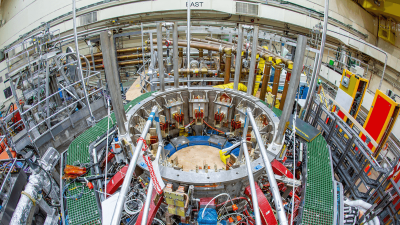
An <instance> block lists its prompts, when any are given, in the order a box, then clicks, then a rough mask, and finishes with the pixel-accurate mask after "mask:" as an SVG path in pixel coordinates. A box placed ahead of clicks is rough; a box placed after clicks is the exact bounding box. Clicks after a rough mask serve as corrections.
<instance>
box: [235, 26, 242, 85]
mask: <svg viewBox="0 0 400 225" xmlns="http://www.w3.org/2000/svg"><path fill="white" fill-rule="evenodd" d="M242 47H243V27H242V24H239V30H238V41H237V48H236V62H235V77H234V81H233V82H234V84H233V90H235V91H237V90H238V89H239V79H240V70H241V68H242V66H241V65H242Z"/></svg>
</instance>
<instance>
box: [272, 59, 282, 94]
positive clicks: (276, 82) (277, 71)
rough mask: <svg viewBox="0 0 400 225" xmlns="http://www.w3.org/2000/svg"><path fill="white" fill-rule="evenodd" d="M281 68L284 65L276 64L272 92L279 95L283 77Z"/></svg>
mask: <svg viewBox="0 0 400 225" xmlns="http://www.w3.org/2000/svg"><path fill="white" fill-rule="evenodd" d="M281 70H282V66H280V65H276V66H275V75H274V83H273V84H272V94H273V95H275V97H277V94H278V88H279V79H280V78H281Z"/></svg>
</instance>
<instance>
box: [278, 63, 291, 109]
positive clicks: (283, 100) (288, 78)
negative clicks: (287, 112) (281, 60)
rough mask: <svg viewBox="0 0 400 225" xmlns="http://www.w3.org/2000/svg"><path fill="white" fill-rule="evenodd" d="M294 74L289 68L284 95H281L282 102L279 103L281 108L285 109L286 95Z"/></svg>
mask: <svg viewBox="0 0 400 225" xmlns="http://www.w3.org/2000/svg"><path fill="white" fill-rule="evenodd" d="M291 75H292V70H291V69H287V74H286V79H285V85H284V86H283V92H282V97H281V103H280V105H279V109H280V110H283V106H284V105H285V100H286V95H287V91H288V89H289V82H290V76H291Z"/></svg>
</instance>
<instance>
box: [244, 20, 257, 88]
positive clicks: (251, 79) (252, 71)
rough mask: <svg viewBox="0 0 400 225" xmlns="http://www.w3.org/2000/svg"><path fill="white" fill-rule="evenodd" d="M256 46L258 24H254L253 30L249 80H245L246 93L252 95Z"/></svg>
mask: <svg viewBox="0 0 400 225" xmlns="http://www.w3.org/2000/svg"><path fill="white" fill-rule="evenodd" d="M257 47H258V26H254V30H253V44H252V47H251V58H250V72H249V80H248V82H247V94H248V95H253V93H254V92H253V87H254V77H255V75H256V74H255V72H254V71H255V70H256V61H257V60H256V55H257Z"/></svg>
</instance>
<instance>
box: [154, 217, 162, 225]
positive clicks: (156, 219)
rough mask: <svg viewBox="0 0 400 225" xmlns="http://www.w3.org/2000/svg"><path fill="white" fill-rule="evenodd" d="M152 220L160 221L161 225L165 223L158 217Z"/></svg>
mask: <svg viewBox="0 0 400 225" xmlns="http://www.w3.org/2000/svg"><path fill="white" fill-rule="evenodd" d="M154 220H155V221H157V222H159V223H161V225H165V223H164V222H163V221H162V220H160V219H157V218H154Z"/></svg>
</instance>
